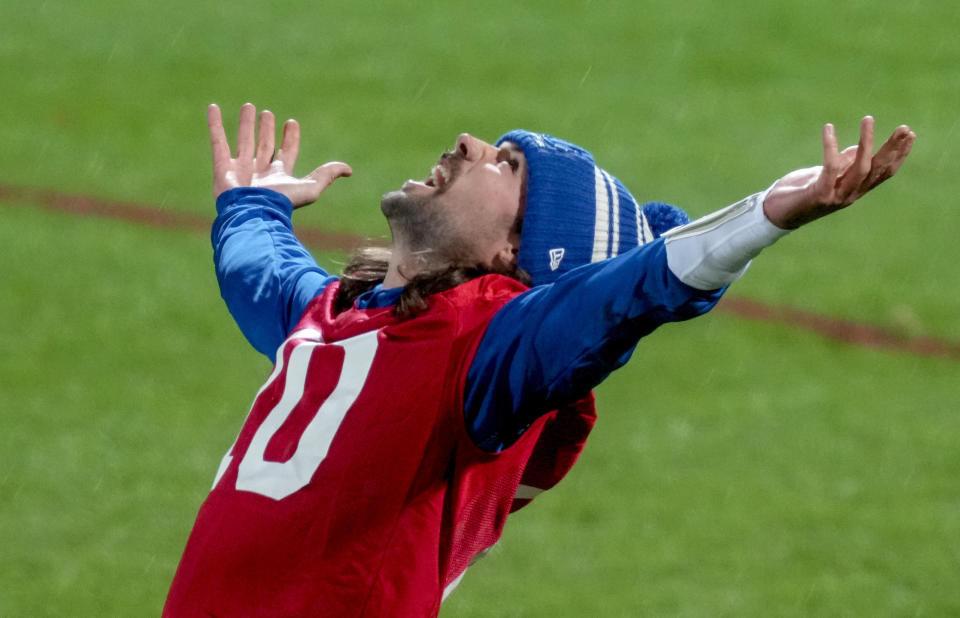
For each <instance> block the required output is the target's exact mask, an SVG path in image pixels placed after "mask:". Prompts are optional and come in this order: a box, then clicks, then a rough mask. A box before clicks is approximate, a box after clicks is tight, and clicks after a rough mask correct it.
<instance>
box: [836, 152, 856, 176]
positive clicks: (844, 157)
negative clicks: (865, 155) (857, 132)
mask: <svg viewBox="0 0 960 618" xmlns="http://www.w3.org/2000/svg"><path fill="white" fill-rule="evenodd" d="M859 151H860V146H859V145H857V146H847V147H846V148H844V149H843V150H841V151H840V165H839V169H840V175H841V176H842V175H843V174H844V173H845V172H846V171H847V170H848V169H849V168H850V166H851V165H853V162H854V161H856V160H857V153H858V152H859Z"/></svg>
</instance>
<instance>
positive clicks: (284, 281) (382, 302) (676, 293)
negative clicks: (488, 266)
mask: <svg viewBox="0 0 960 618" xmlns="http://www.w3.org/2000/svg"><path fill="white" fill-rule="evenodd" d="M292 212H293V206H292V204H291V203H290V201H289V200H288V199H287V198H286V197H284V196H283V195H281V194H279V193H276V192H274V191H270V190H267V189H252V188H238V189H232V190H230V191H227V192H225V193H223V194H221V195H220V196H219V198H218V199H217V213H218V216H217V219H216V221H215V222H214V224H213V230H212V235H211V238H212V242H213V247H214V263H215V265H216V271H217V280H218V281H219V283H220V290H221V294H222V296H223V299H224V301H226V303H227V307H228V308H229V310H230V313H231V314H232V315H233V317H234V319H235V320H236V322H237V324H238V325H239V326H240V329H241V331H242V332H243V334H244V335H245V336H246V337H247V339H248V341H250V343H251V344H252V345H253V346H254V348H256V349H257V350H259V351H260V352H261V353H263V354H265V355H266V356H267V357H268V358H270V359H271V361H272V360H274V358H273V355H274V354H275V352H276V350H277V348H278V346H279V345H280V343H282V342H283V340H284V339H285V338H286V337H287V336H288V335H289V333H290V331H291V329H292V328H293V327H294V326H295V325H296V324H297V322H298V321H299V319H300V317H301V315H302V314H303V312H304V311H305V310H306V307H307V305H308V304H309V303H310V301H312V300H313V299H314V298H315V297H316V296H318V295H319V294H321V293H322V291H323V289H324V288H325V287H326V286H327V284H329V283H330V282H331V281H334V280H336V277H334V276H331V275H330V274H328V273H327V272H326V271H324V270H323V269H322V268H320V266H318V265H317V263H316V261H315V260H314V258H313V256H312V255H311V254H310V253H309V251H307V250H306V249H305V248H304V247H303V245H301V244H300V242H299V241H298V240H297V239H296V237H295V236H294V234H293V228H292V223H291V215H292ZM722 293H723V290H722V289H721V290H714V291H701V290H697V289H695V288H692V287H690V286H688V285H686V284H684V283H683V282H681V281H680V280H679V279H677V277H676V276H675V275H674V274H673V273H672V272H671V271H670V269H669V268H668V266H667V258H666V249H665V246H664V243H663V241H661V240H658V241H654V242H652V243H649V244H647V245H644V246H642V247H637V248H635V249H632V250H630V251H628V252H625V253H623V254H621V255H620V256H618V257H616V258H613V259H610V260H606V261H603V262H597V263H594V264H589V265H586V266H582V267H580V268H577V269H575V270H573V271H571V272H569V273H567V274H566V275H564V276H563V277H561V278H559V279H558V280H557V281H555V282H554V283H552V284H550V285H543V286H538V287H535V288H533V289H531V290H528V291H527V292H525V293H523V294H521V295H519V296H517V297H516V298H514V299H512V300H511V301H510V302H508V303H507V304H506V305H504V306H503V308H502V309H500V311H498V312H497V314H496V315H495V316H494V317H493V319H492V320H491V322H490V325H489V327H488V328H487V331H486V333H485V334H484V336H483V338H482V340H481V342H480V345H479V347H478V349H477V352H476V355H475V357H474V359H473V361H472V363H471V365H470V369H469V371H468V372H467V377H466V384H465V390H464V393H465V403H464V417H465V421H466V426H467V429H468V432H469V433H470V436H471V438H472V439H473V441H474V442H475V443H476V444H477V445H478V446H480V447H481V448H484V449H486V450H489V451H497V450H500V449H502V448H504V447H506V446H508V445H510V444H512V443H513V442H514V441H516V439H517V438H518V437H519V436H520V435H521V434H522V432H523V431H524V430H525V429H526V428H527V427H528V426H529V425H530V424H531V423H532V422H533V421H534V420H535V419H536V418H537V417H538V416H539V415H541V414H544V413H546V412H548V411H550V410H552V409H555V408H556V407H558V406H559V405H562V404H564V403H569V402H571V401H574V400H576V399H579V398H580V397H582V396H584V395H586V394H587V392H589V391H590V389H592V388H594V387H595V386H597V385H598V384H599V383H600V382H601V381H603V379H604V378H606V376H607V375H609V373H610V372H611V371H613V370H614V369H616V368H618V367H620V366H622V365H623V364H624V363H625V362H626V361H627V360H628V359H629V357H630V355H631V354H632V352H633V349H634V347H635V346H636V344H637V342H638V341H639V340H640V338H641V337H643V336H645V335H646V334H648V333H650V332H651V331H653V330H654V329H655V328H657V326H659V325H661V324H664V323H666V322H674V321H679V320H685V319H689V318H692V317H695V316H697V315H700V314H702V313H705V312H706V311H708V310H709V309H710V308H712V307H713V305H714V304H716V302H717V300H719V298H720V296H721V295H722ZM399 295H400V289H399V288H393V289H383V288H382V287H381V286H377V287H376V288H374V289H373V290H370V291H369V292H367V293H365V294H364V295H362V296H361V297H360V298H359V299H358V301H357V304H358V306H360V307H361V308H378V307H386V306H390V305H393V304H395V303H396V301H397V299H398V298H399Z"/></svg>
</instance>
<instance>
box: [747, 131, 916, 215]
mask: <svg viewBox="0 0 960 618" xmlns="http://www.w3.org/2000/svg"><path fill="white" fill-rule="evenodd" d="M873 124H874V123H873V118H871V117H870V116H866V117H864V119H863V120H861V121H860V142H859V143H858V144H857V145H856V146H851V147H849V148H847V149H846V150H844V151H843V152H840V151H839V150H838V147H837V135H836V132H835V131H834V128H833V125H832V124H828V125H826V126H824V127H823V165H820V166H816V167H809V168H806V169H801V170H796V171H793V172H790V173H789V174H787V175H786V176H784V177H783V178H781V179H780V180H778V181H777V183H776V184H775V185H774V186H773V188H772V189H771V190H770V192H769V193H768V194H767V197H766V200H765V201H764V204H763V211H764V214H766V216H767V218H768V219H769V220H770V222H771V223H773V224H774V225H776V226H777V227H780V228H782V229H786V230H791V229H795V228H798V227H800V226H801V225H803V224H805V223H809V222H810V221H813V220H814V219H819V218H820V217H823V216H825V215H828V214H830V213H832V212H835V211H837V210H840V209H841V208H846V207H847V206H849V205H850V204H852V203H854V202H855V201H857V200H858V199H860V198H861V197H862V196H863V195H864V194H865V193H867V192H868V191H870V190H871V189H873V188H874V187H876V186H877V185H879V184H880V183H882V182H883V181H885V180H886V179H888V178H890V177H891V176H893V175H894V174H895V173H896V172H897V170H898V169H900V166H901V165H902V164H903V161H904V159H906V158H907V155H908V154H910V149H911V148H912V147H913V142H914V140H915V139H916V138H917V136H916V134H915V133H914V132H913V131H911V130H910V127H908V126H906V125H901V126H899V127H897V129H896V130H895V131H894V132H893V135H891V136H890V139H888V140H887V141H886V142H885V143H884V144H883V146H881V147H880V150H879V151H877V153H876V154H873Z"/></svg>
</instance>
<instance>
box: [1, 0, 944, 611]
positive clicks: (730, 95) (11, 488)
mask: <svg viewBox="0 0 960 618" xmlns="http://www.w3.org/2000/svg"><path fill="white" fill-rule="evenodd" d="M0 14H2V15H3V19H0V86H2V93H3V95H2V96H3V105H2V109H3V110H4V111H3V122H0V144H2V147H0V189H3V188H4V187H19V188H23V187H28V188H38V189H50V190H56V191H61V192H65V193H69V194H79V195H89V196H94V197H97V198H101V199H109V200H124V201H130V202H138V203H144V204H151V205H154V206H156V207H158V208H160V209H162V210H164V211H170V212H173V213H192V214H205V215H209V216H210V218H211V220H212V212H213V206H212V203H211V201H212V200H211V199H210V189H209V152H208V145H207V137H206V126H205V107H206V105H207V104H208V103H210V102H211V101H216V102H218V103H220V104H221V106H222V107H223V108H224V110H225V115H226V118H225V119H226V122H227V124H228V126H232V125H234V124H235V120H236V114H237V109H238V108H239V106H240V104H241V103H243V102H244V101H247V100H250V101H253V102H255V103H256V104H257V105H259V106H260V107H269V108H270V109H272V110H273V111H275V112H276V113H277V115H278V116H279V117H281V118H284V117H289V116H294V117H296V118H298V119H299V120H300V121H301V123H302V125H303V133H304V145H303V148H302V151H301V166H300V170H299V171H301V172H303V173H306V172H307V171H308V170H309V169H310V168H311V167H312V165H315V164H319V163H322V162H324V161H327V160H330V159H340V160H344V161H347V162H349V163H351V164H352V165H353V167H354V171H355V174H354V177H353V178H351V179H349V180H344V181H338V183H336V184H335V185H334V186H333V187H332V188H331V189H330V190H329V191H328V192H327V194H325V196H324V197H323V198H321V202H320V203H318V204H317V205H315V206H313V207H311V208H309V209H306V210H304V211H300V212H298V214H297V218H296V224H297V225H303V226H310V227H320V228H324V229H327V230H332V231H337V232H346V233H352V234H361V235H365V236H368V237H370V238H372V239H374V240H383V239H384V238H385V237H386V234H387V229H386V226H385V224H384V222H383V221H382V218H381V216H380V214H379V209H378V207H377V204H378V200H379V196H380V195H381V194H382V193H384V192H385V191H387V190H389V189H392V188H395V187H397V186H399V185H400V184H401V183H402V182H403V181H404V180H405V179H406V178H408V177H411V176H413V177H423V176H425V175H426V173H427V171H428V170H429V168H430V166H431V165H432V164H433V162H434V161H435V160H436V157H437V155H438V154H439V152H440V151H441V150H443V149H445V148H447V147H449V146H450V145H451V144H452V143H453V140H454V138H455V137H456V135H457V134H458V133H460V132H462V131H469V132H471V133H473V134H475V135H477V136H479V137H482V138H485V139H494V138H496V137H497V136H498V135H500V134H502V133H503V132H505V131H507V130H509V129H511V128H514V127H518V126H522V127H526V128H531V129H536V130H542V131H547V132H551V133H554V134H556V135H559V136H562V137H565V138H567V139H570V140H572V141H575V142H578V143H581V144H582V145H584V146H586V147H588V148H590V149H591V150H592V151H593V152H594V154H595V155H596V157H597V159H598V161H599V162H600V163H601V164H602V165H603V166H604V167H605V168H606V169H608V170H610V171H611V172H612V173H614V174H616V175H617V176H619V177H620V178H621V179H622V180H624V182H625V183H626V184H627V185H628V186H629V187H630V188H631V190H632V191H633V193H634V194H635V195H636V196H637V197H638V198H639V199H641V200H644V201H645V200H654V199H657V200H665V201H670V202H672V203H675V204H678V205H681V206H683V207H684V208H686V209H687V210H688V211H689V212H690V213H691V214H694V215H700V214H704V213H706V212H709V211H710V210H713V209H716V208H718V207H721V206H724V205H726V204H728V203H730V202H732V201H734V200H736V199H739V198H740V197H742V196H744V195H746V194H748V193H751V192H754V191H757V190H760V189H762V188H764V187H766V186H767V185H768V184H769V183H771V182H772V181H773V180H775V179H776V178H777V177H779V176H780V175H782V174H783V173H785V172H787V171H789V170H791V169H794V168H797V167H802V166H806V165H811V164H815V163H817V162H818V160H819V157H820V144H819V132H820V127H821V126H822V124H823V123H825V122H828V121H830V122H834V123H836V124H837V126H838V131H839V134H840V136H841V140H842V141H844V142H848V143H852V142H854V141H855V139H856V127H857V121H858V120H859V118H860V117H861V116H862V115H863V114H866V113H870V114H873V115H875V117H876V118H877V126H878V131H879V132H882V133H885V134H886V133H889V132H891V131H892V130H893V129H894V127H895V126H896V125H897V124H900V123H909V124H910V125H911V126H912V127H913V128H914V130H915V131H916V132H917V134H918V136H919V137H918V141H917V144H916V146H915V148H914V152H913V154H911V156H910V159H909V160H908V161H907V163H906V165H905V166H904V168H903V170H902V171H901V173H900V176H899V177H898V178H896V179H895V180H894V181H892V182H891V183H890V184H889V185H885V186H884V187H882V188H881V189H879V190H878V191H877V192H876V194H875V195H872V196H870V197H869V198H867V199H866V200H865V201H864V202H863V203H862V204H858V205H857V206H856V207H855V208H854V209H851V210H850V211H848V212H845V213H841V214H839V215H836V216H834V217H831V218H830V219H827V220H825V221H820V222H817V223H816V224H814V225H812V226H811V227H810V228H809V229H806V230H803V231H802V232H801V233H797V234H795V235H793V236H790V237H788V238H786V239H784V240H783V241H781V242H780V243H779V244H778V245H777V246H776V247H775V248H773V249H771V250H770V251H768V252H767V253H765V254H764V255H763V256H762V258H761V259H759V260H758V261H757V263H756V264H754V266H753V267H752V269H751V272H750V273H749V274H748V276H747V277H746V278H745V279H744V280H743V281H741V282H738V283H737V284H736V286H735V287H734V289H733V290H732V292H731V294H732V295H736V296H739V297H742V298H749V299H754V300H759V301H763V302H767V303H772V304H777V305H788V306H793V307H797V308H801V309H804V310H807V311H812V312H816V313H820V314H823V315H829V316H835V317H838V318H843V319H849V320H857V321H861V322H865V323H868V324H871V325H874V326H878V327H882V328H884V329H887V330H890V331H893V332H895V333H900V334H902V335H904V336H930V337H936V338H938V339H941V340H945V341H949V342H954V343H957V342H960V320H958V319H957V318H958V316H960V293H958V292H957V291H956V287H955V286H956V282H957V280H958V279H957V275H956V273H957V262H958V254H960V251H958V249H957V243H956V237H957V236H958V233H960V223H958V219H957V216H956V214H955V210H956V202H957V200H956V190H957V189H956V186H957V179H958V178H960V161H958V159H960V148H958V145H957V144H958V142H960V131H958V126H960V122H958V120H957V111H956V110H957V106H958V103H960V71H958V69H957V67H958V66H960V37H957V34H956V33H957V32H958V31H960V5H958V4H956V3H950V2H947V3H920V2H910V1H900V2H894V1H892V0H875V1H874V2H871V3H866V2H850V3H832V2H826V1H825V0H815V1H812V2H799V1H796V2H776V1H774V2H768V3H762V4H761V3H710V2H705V1H702V0H691V1H690V2H680V3H670V2H665V1H657V2H642V3H633V4H629V3H604V2H592V1H586V0H584V1H580V2H573V1H560V2H552V3H539V4H524V3H516V2H510V3H508V2H501V1H499V0H492V1H490V2H486V3H449V2H447V3H441V2H424V3H418V4H407V3H395V4H388V3H378V2H368V1H366V0H362V1H357V2H352V3H306V2H295V1H293V0H280V1H278V2H275V3H273V4H272V5H267V4H265V3H254V2H247V1H244V0H237V1H234V2H230V3H228V2H212V1H206V2H204V1H201V2H197V3H194V2H186V1H185V0H170V1H169V2H166V3H153V2H145V1H143V0H135V1H127V2H120V1H119V0H92V1H90V2H82V3H81V2H67V1H65V0H51V1H45V2H26V1H25V0H10V1H8V2H6V3H5V4H4V7H3V9H2V10H0ZM3 194H4V192H3V191H0V195H3ZM0 208H2V211H0V212H2V213H3V222H2V224H0V244H2V246H3V256H4V265H3V268H2V269H0V350H2V354H0V446H2V449H0V452H2V456H0V457H2V459H0V464H2V465H0V470H2V471H0V491H2V492H3V497H4V500H3V506H2V507H0V557H2V560H0V565H2V566H0V616H4V617H6V616H16V617H19V616H27V617H32V616H149V615H158V614H159V612H160V608H161V607H162V604H163V601H164V598H165V595H166V591H167V587H168V586H169V583H170V580H171V578H172V576H173V572H174V570H175V568H176V565H177V561H178V559H179V557H180V553H181V551H182V549H183V545H184V543H185V541H186V538H187V534H188V533H189V530H190V527H191V525H192V522H193V518H194V516H195V514H196V510H197V508H198V506H199V505H200V503H201V501H202V500H203V498H204V496H205V494H206V492H207V491H208V489H209V486H210V483H211V482H212V479H213V475H214V473H215V471H216V468H217V465H218V463H219V461H220V458H221V456H222V455H223V453H224V452H225V451H226V449H227V448H228V447H229V445H230V443H231V442H232V440H233V439H234V437H235V435H236V431H237V430H238V428H239V426H240V423H241V422H242V419H243V418H244V416H245V414H246V411H247V408H248V406H249V402H250V399H251V397H252V396H253V394H254V393H255V392H256V389H257V388H258V386H259V385H260V383H261V382H262V380H263V379H264V378H265V376H266V375H267V373H268V372H269V366H268V364H267V361H266V360H265V359H263V358H262V357H260V356H259V355H258V354H257V353H256V352H254V351H253V350H252V349H250V348H249V347H248V346H247V344H246V343H245V341H244V340H243V338H242V336H241V335H240V333H239V331H238V330H237V328H236V327H235V326H234V325H233V323H232V321H231V319H230V316H229V314H228V313H227V311H226V309H225V307H224V306H223V304H222V302H221V301H220V298H219V293H218V290H217V286H216V281H215V278H214V276H213V272H212V261H211V250H210V248H209V243H208V240H207V238H206V237H205V236H204V235H202V234H197V233H194V232H189V231H181V230H176V229H157V228H154V227H150V226H147V225H144V224H138V223H135V222H122V221H115V220H107V219H100V218H95V217H83V216H77V215H70V214H66V213H58V212H51V211H48V210H42V209H40V208H38V204H36V203H31V202H30V200H28V199H22V198H10V197H6V198H3V199H0ZM316 249H317V255H318V258H319V259H320V260H321V261H322V262H323V263H324V264H326V265H328V266H329V267H330V268H332V269H336V268H337V264H338V263H339V261H340V260H341V259H342V256H338V255H335V254H329V253H324V252H323V248H322V247H316ZM958 380H960V362H958V360H957V358H929V357H922V356H914V355H910V354H907V353H901V352H894V351H878V350H873V349H866V348H859V347H855V346H850V345H847V344H842V343H838V342H835V341H831V340H827V339H824V338H821V337H820V336H817V335H814V334H811V333H808V332H805V331H803V330H799V329H796V328H793V327H791V326H789V325H784V324H772V323H761V322H751V321H746V320H743V319H741V318H737V317H734V316H732V315H728V314H719V313H717V314H711V315H709V316H706V317H704V318H702V319H700V320H696V321H694V322H690V323H686V324H682V325H671V326H668V327H665V328H663V329H662V330H661V331H660V332H658V333H656V334H654V335H653V336H651V337H650V338H649V339H648V340H646V341H644V342H643V343H642V344H641V345H640V347H639V348H638V351H637V354H636V355H635V357H634V360H633V361H632V363H631V364H630V365H629V366H628V367H627V368H626V369H624V370H623V371H621V372H619V373H618V374H616V375H615V376H613V377H612V378H611V379H610V380H609V381H608V382H607V383H605V384H604V385H603V386H602V387H601V388H600V389H599V391H598V398H599V401H600V421H599V424H598V426H597V429H596V430H595V433H594V436H593V437H592V438H591V442H590V444H589V446H588V448H587V451H586V453H585V455H584V457H583V459H582V461H581V463H580V464H579V465H578V466H577V467H576V468H575V469H574V470H573V472H572V473H571V475H570V476H569V477H568V479H567V480H566V481H565V482H564V483H563V484H561V485H560V486H559V487H558V488H557V489H556V490H553V491H551V492H550V493H548V494H546V495H544V496H542V497H541V498H539V499H538V501H537V504H535V505H534V506H532V507H530V508H529V509H526V510H524V511H523V512H521V513H518V514H517V515H516V516H515V517H514V518H512V521H511V524H510V525H508V526H507V532H506V534H505V537H504V540H503V542H502V543H501V544H500V545H499V546H498V548H497V549H496V550H495V551H494V552H492V554H491V555H490V556H488V557H487V558H486V559H484V560H483V561H482V562H480V563H479V564H478V565H477V566H475V567H474V568H472V569H471V570H470V572H468V574H467V576H466V578H465V580H464V582H463V584H462V585H461V586H460V588H459V589H458V590H457V591H456V593H455V594H454V595H453V596H452V597H451V599H450V600H449V601H448V602H447V604H446V605H445V608H444V612H443V615H444V616H448V617H452V616H550V617H556V616H588V615H589V616H811V615H814V616H950V615H960V591H958V586H957V582H958V581H960V450H958V444H960V381H958Z"/></svg>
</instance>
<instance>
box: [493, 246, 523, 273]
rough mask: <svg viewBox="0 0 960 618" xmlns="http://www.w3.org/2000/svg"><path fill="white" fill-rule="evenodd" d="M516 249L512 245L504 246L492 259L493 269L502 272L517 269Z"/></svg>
mask: <svg viewBox="0 0 960 618" xmlns="http://www.w3.org/2000/svg"><path fill="white" fill-rule="evenodd" d="M517 253H518V249H517V247H516V246H514V245H512V244H507V245H504V246H503V247H502V248H501V249H500V251H498V252H497V255H496V256H495V257H494V259H493V265H494V267H495V268H498V269H499V268H503V269H504V270H513V269H515V268H516V267H517Z"/></svg>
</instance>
